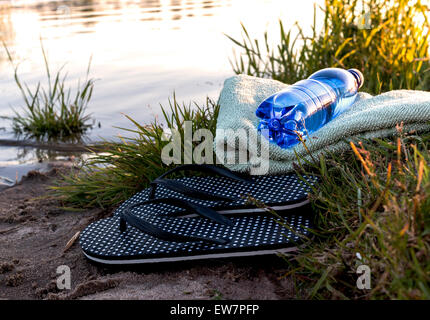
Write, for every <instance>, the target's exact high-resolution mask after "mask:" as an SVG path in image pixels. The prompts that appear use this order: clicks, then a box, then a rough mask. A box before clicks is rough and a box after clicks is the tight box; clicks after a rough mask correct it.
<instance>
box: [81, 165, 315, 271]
mask: <svg viewBox="0 0 430 320" xmlns="http://www.w3.org/2000/svg"><path fill="white" fill-rule="evenodd" d="M179 171H197V172H204V173H211V174H212V175H211V176H201V175H198V176H192V177H182V178H177V179H167V178H166V177H167V176H168V175H170V174H173V173H177V172H179ZM304 178H305V179H306V181H307V182H308V183H305V182H304V181H302V180H300V179H299V177H298V176H297V175H295V174H288V175H274V176H249V177H244V176H240V175H238V174H236V173H233V172H232V171H230V170H228V169H225V168H222V167H218V166H213V165H183V166H180V167H176V168H174V169H172V170H170V171H168V172H166V173H165V174H163V175H162V176H160V177H159V178H157V179H155V180H154V181H153V182H151V184H150V187H149V188H147V189H145V190H143V191H141V192H139V193H137V194H135V195H134V196H133V197H131V198H130V199H128V200H127V201H125V202H124V203H123V204H122V205H121V206H120V207H119V208H118V209H117V210H116V211H115V213H114V215H113V216H112V217H110V218H107V219H102V220H99V221H96V222H94V223H92V224H90V225H89V226H88V227H87V228H86V229H85V230H84V231H83V232H82V234H81V237H80V245H81V247H82V250H83V252H84V254H85V256H86V257H87V258H89V259H91V260H93V261H96V262H99V263H103V264H141V263H154V262H173V261H184V260H195V259H207V258H221V257H236V256H250V255H262V254H272V253H278V252H287V251H291V250H293V249H295V248H296V246H297V244H298V243H300V242H301V240H302V236H306V235H309V228H311V219H312V216H311V214H310V213H311V209H310V206H309V200H308V193H309V191H310V186H311V185H314V184H315V183H316V178H315V177H313V176H305V177H304ZM258 203H263V204H264V205H265V206H267V207H268V208H271V209H273V210H274V211H276V212H277V214H278V216H276V215H274V214H273V212H271V210H267V207H262V206H260V205H258Z"/></svg>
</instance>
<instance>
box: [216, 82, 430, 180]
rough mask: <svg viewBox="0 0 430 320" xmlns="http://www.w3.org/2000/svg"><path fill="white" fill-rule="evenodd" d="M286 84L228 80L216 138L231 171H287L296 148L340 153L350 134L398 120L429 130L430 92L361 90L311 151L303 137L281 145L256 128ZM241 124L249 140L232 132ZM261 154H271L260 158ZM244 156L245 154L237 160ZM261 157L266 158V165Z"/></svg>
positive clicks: (367, 133) (372, 134)
mask: <svg viewBox="0 0 430 320" xmlns="http://www.w3.org/2000/svg"><path fill="white" fill-rule="evenodd" d="M287 86H288V85H286V84H284V83H281V82H279V81H275V80H270V79H261V78H256V77H250V76H245V75H238V76H234V77H231V78H228V79H227V80H226V81H225V82H224V87H223V89H222V91H221V94H220V98H219V104H220V112H219V116H218V120H217V134H216V137H215V142H214V150H215V153H216V155H217V162H218V163H221V164H224V165H225V166H226V167H228V168H229V169H231V170H233V171H239V172H248V173H251V174H278V173H286V172H289V171H293V163H294V162H296V163H297V156H296V154H295V152H296V153H297V154H298V155H299V156H300V157H304V158H306V159H307V160H309V161H311V160H312V157H314V158H318V155H320V154H321V153H324V152H326V151H330V152H335V153H337V152H341V151H344V150H347V149H349V148H350V146H349V141H351V140H354V141H355V140H359V139H360V138H377V137H378V138H381V137H388V136H393V135H396V134H397V130H396V125H397V124H400V123H402V122H403V125H404V126H403V130H404V131H405V132H411V131H416V132H423V131H428V130H430V123H429V122H430V92H425V91H413V90H396V91H390V92H386V93H383V94H380V95H377V96H371V95H370V94H367V93H359V94H358V97H357V99H356V101H355V102H354V104H353V105H352V106H351V107H350V108H349V109H348V111H345V112H344V113H343V114H341V115H339V116H338V117H337V118H335V119H333V120H332V121H330V122H329V123H328V124H326V125H325V126H323V127H322V128H320V129H319V130H318V131H316V132H314V133H313V134H311V137H310V139H308V140H307V141H306V146H307V148H308V149H309V151H310V153H311V154H312V157H311V156H310V155H309V153H308V152H307V151H306V149H305V147H304V146H303V144H301V143H300V144H298V145H297V146H295V147H294V148H290V149H282V148H280V147H279V146H277V145H276V144H273V143H270V144H269V143H268V142H267V140H266V139H265V138H264V137H261V135H260V134H259V133H258V132H257V126H258V123H259V119H258V118H257V117H256V115H255V110H256V109H257V107H258V105H259V104H260V103H261V102H262V101H263V100H264V99H266V98H267V97H269V96H270V95H272V94H273V93H275V92H278V91H280V90H282V89H284V88H286V87H287ZM228 129H230V130H228ZM238 129H242V131H243V130H245V131H246V133H247V135H248V136H247V139H248V143H245V142H244V140H241V139H239V138H238V137H237V136H236V135H235V134H234V135H233V136H232V134H233V133H235V132H238V131H240V130H238ZM232 130H234V132H233V131H232ZM253 139H255V140H253ZM263 140H264V141H263ZM249 141H251V142H249ZM262 154H264V155H265V157H266V158H265V159H267V158H268V159H267V160H264V159H263V160H262V159H261V156H262ZM241 156H242V157H245V158H247V160H246V161H243V160H242V161H239V159H240V157H241ZM242 159H244V158H242ZM262 161H266V162H267V163H268V164H267V165H266V166H263V167H264V168H263V169H261V167H262V165H261V162H262Z"/></svg>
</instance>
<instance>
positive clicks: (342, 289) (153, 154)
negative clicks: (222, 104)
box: [51, 0, 430, 299]
mask: <svg viewBox="0 0 430 320" xmlns="http://www.w3.org/2000/svg"><path fill="white" fill-rule="evenodd" d="M361 4H363V6H362V7H361ZM321 10H322V13H323V24H322V27H321V29H318V30H317V27H316V23H314V26H313V28H312V33H313V34H312V36H311V37H308V36H306V35H304V34H303V32H302V29H300V27H299V26H298V25H297V28H298V30H299V32H298V36H297V38H294V39H293V38H292V34H293V33H292V31H291V30H290V31H286V30H284V28H283V25H282V22H280V34H281V41H280V43H279V44H277V45H276V46H273V47H272V46H271V45H270V42H269V35H268V34H267V33H265V34H264V39H265V43H264V44H260V43H259V42H258V40H254V39H253V38H252V37H251V36H250V35H249V34H248V32H247V30H246V27H245V26H243V32H244V38H243V39H242V40H236V39H233V38H231V37H230V39H231V40H232V41H233V42H234V43H235V44H236V45H237V46H238V47H239V48H240V50H241V52H240V54H239V55H238V56H235V57H234V59H233V60H232V66H233V69H234V71H235V72H236V73H246V74H249V75H253V76H259V77H269V78H273V79H276V80H280V81H283V82H286V83H293V82H295V81H297V80H299V79H303V78H306V77H307V76H309V75H310V74H311V73H313V72H314V71H317V70H319V69H322V68H325V67H343V68H349V67H354V68H358V69H360V70H362V71H363V73H364V76H365V79H366V81H365V86H364V88H363V90H364V91H367V92H369V93H372V94H378V93H381V92H384V91H388V90H396V89H415V90H429V89H430V82H429V81H430V79H429V71H430V64H429V58H428V53H429V23H428V21H427V17H426V15H425V11H426V10H428V8H427V7H426V6H424V5H422V4H421V3H420V1H417V2H416V3H414V4H411V3H409V1H404V0H400V1H396V2H389V3H386V2H385V1H381V0H365V1H355V0H347V1H338V0H326V1H325V9H321ZM314 15H315V20H316V17H317V8H315V13H314ZM88 100H89V99H88ZM162 110H163V116H164V119H163V120H164V125H163V123H162V122H159V121H158V120H157V119H154V121H153V122H152V123H150V124H147V125H141V124H139V123H137V122H136V121H134V120H133V119H132V118H130V117H128V118H129V120H130V121H131V122H132V124H133V126H134V128H133V129H123V130H124V132H125V133H126V134H128V135H132V136H133V137H131V138H129V137H124V138H123V139H122V142H111V141H105V142H104V144H103V147H104V150H105V151H106V152H104V153H95V154H94V156H93V157H91V158H90V159H88V160H87V161H86V162H85V163H83V164H82V166H81V167H80V170H77V171H76V170H74V171H73V172H72V173H70V174H64V175H63V176H62V178H61V179H59V180H57V183H56V185H55V186H53V187H52V193H51V195H52V196H53V197H54V198H55V199H59V200H61V202H62V204H63V205H64V207H65V208H70V209H74V210H78V209H79V210H87V209H89V208H94V207H99V208H112V207H114V206H116V205H118V204H119V203H121V202H122V201H124V200H126V199H127V198H128V197H130V196H131V195H132V194H134V193H136V192H138V191H140V190H142V189H143V188H145V187H147V186H148V183H149V181H151V180H153V179H154V178H156V177H158V176H159V175H161V174H162V173H164V172H165V171H167V170H169V169H171V167H172V166H165V165H163V164H162V161H161V150H162V148H163V147H164V146H165V145H166V144H167V143H168V141H166V139H164V138H163V130H164V128H165V127H168V128H175V129H176V130H178V132H179V133H180V134H181V138H182V139H181V141H184V139H183V134H184V130H183V124H184V122H185V121H188V120H192V122H193V129H198V128H206V129H209V130H210V131H211V132H212V133H215V129H216V119H217V115H218V111H219V105H218V104H217V103H216V102H215V101H213V100H211V99H209V98H208V99H207V101H206V104H205V105H203V106H199V105H196V104H191V103H190V104H185V103H184V104H180V103H178V102H177V99H176V97H175V96H173V98H172V100H171V101H170V105H169V107H168V108H162ZM397 131H398V134H397V135H396V136H395V137H392V138H390V139H374V140H371V141H365V140H363V141H360V142H355V143H351V150H350V151H348V152H344V153H342V154H326V155H325V156H321V157H320V158H318V159H315V160H316V161H315V162H314V163H309V162H304V161H303V160H302V159H297V164H298V165H297V169H296V171H297V173H298V174H305V173H312V174H314V175H317V176H319V177H320V179H321V183H320V184H319V186H318V187H317V188H314V189H313V192H312V194H311V200H312V205H313V207H314V209H315V212H316V215H315V216H316V217H315V225H316V228H315V230H313V232H314V233H315V235H316V237H315V238H314V239H313V240H312V242H309V243H308V244H307V246H306V247H305V248H303V249H302V250H301V251H300V252H299V253H298V254H297V255H285V256H284V257H283V258H284V260H285V262H286V263H287V264H288V266H289V271H288V272H287V273H286V274H285V275H284V276H285V277H290V278H291V279H292V281H293V282H294V283H295V292H296V295H297V298H301V299H306V298H312V299H321V298H332V299H430V285H429V284H430V264H428V261H430V215H429V213H430V196H429V195H430V178H429V173H430V154H429V144H430V133H425V134H422V135H419V136H418V135H417V134H416V133H414V132H404V130H403V127H402V125H401V124H399V126H398V130H397ZM359 265H366V266H368V267H369V268H370V271H371V288H370V289H365V290H363V289H359V288H358V287H357V286H356V281H357V277H358V275H357V273H356V270H357V267H358V266H359Z"/></svg>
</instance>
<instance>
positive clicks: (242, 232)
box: [80, 208, 311, 264]
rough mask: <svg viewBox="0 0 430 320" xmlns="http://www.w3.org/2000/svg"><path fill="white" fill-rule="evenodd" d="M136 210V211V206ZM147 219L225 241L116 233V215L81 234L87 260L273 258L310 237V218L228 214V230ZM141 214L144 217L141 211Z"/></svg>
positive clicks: (191, 221) (198, 221)
mask: <svg viewBox="0 0 430 320" xmlns="http://www.w3.org/2000/svg"><path fill="white" fill-rule="evenodd" d="M136 209H138V208H136ZM145 212H146V215H147V217H146V219H152V221H151V223H153V224H154V225H157V226H159V227H162V228H163V229H164V230H166V231H169V232H175V233H177V234H183V235H193V236H204V237H210V238H227V239H229V240H230V241H229V242H228V243H227V244H222V245H221V244H212V243H207V242H203V241H197V242H172V241H164V240H160V239H157V238H155V237H153V236H150V235H148V234H145V233H142V232H141V231H139V230H138V229H136V228H133V227H130V226H129V227H128V228H127V230H126V231H124V232H121V231H120V230H119V221H120V218H119V217H112V218H107V219H103V220H99V221H96V222H94V223H92V224H91V225H89V226H88V227H87V228H86V229H85V230H84V231H83V232H82V234H81V237H80V244H81V247H82V250H83V252H84V254H85V256H87V257H88V258H89V259H91V260H93V261H96V262H100V263H104V264H136V263H154V262H163V261H164V262H168V261H172V262H173V261H185V260H196V259H209V258H221V257H236V256H249V255H262V254H273V253H279V252H286V251H291V250H294V249H295V247H296V246H297V245H298V244H300V243H301V242H302V240H303V236H309V233H310V231H309V228H311V221H310V216H307V215H288V216H285V217H282V218H281V219H279V218H275V216H274V215H251V216H249V215H247V216H232V217H229V219H230V220H231V221H232V222H233V225H232V226H226V225H222V224H218V223H215V222H212V221H211V220H208V219H203V218H170V217H160V216H159V215H155V214H149V212H150V210H148V209H146V210H145ZM141 214H142V213H141Z"/></svg>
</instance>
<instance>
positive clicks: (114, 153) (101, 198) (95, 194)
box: [53, 95, 219, 208]
mask: <svg viewBox="0 0 430 320" xmlns="http://www.w3.org/2000/svg"><path fill="white" fill-rule="evenodd" d="M162 110H163V115H164V122H165V125H164V126H163V124H162V123H161V122H158V121H157V120H154V121H153V122H152V123H151V124H148V125H145V126H142V125H140V124H139V123H137V122H136V121H134V120H133V119H132V118H130V117H127V118H128V119H129V120H130V121H131V123H132V124H133V125H134V127H135V128H134V129H123V130H124V132H125V133H127V134H129V135H130V137H124V138H122V142H121V143H118V142H116V141H106V142H105V143H104V144H103V145H101V146H98V149H102V150H105V152H103V153H94V154H93V157H92V158H90V159H89V160H88V161H86V162H85V163H84V164H83V166H82V169H81V170H79V171H78V172H75V173H73V174H71V175H66V176H64V177H63V180H61V181H59V183H58V185H57V186H54V187H53V191H54V194H55V195H56V196H57V197H59V198H60V199H62V200H63V201H64V202H65V205H71V206H74V207H78V208H85V207H92V206H99V207H109V206H115V205H118V204H119V203H120V202H122V201H124V200H126V199H127V198H129V197H130V196H131V195H133V194H134V193H136V192H137V191H138V190H142V189H144V188H146V187H148V185H149V182H151V181H152V180H154V179H155V178H157V177H158V176H160V175H161V174H162V173H164V172H165V171H167V170H168V169H171V168H173V166H174V164H172V165H170V166H166V165H165V164H164V163H163V162H162V159H161V150H162V149H163V147H164V146H166V145H167V144H168V143H169V140H167V139H163V130H164V128H165V127H166V126H167V127H168V128H175V129H176V130H178V132H179V133H180V135H181V141H182V150H184V145H183V141H184V139H183V137H184V121H192V126H193V132H194V130H197V129H200V128H206V129H209V130H210V131H211V132H212V133H213V134H214V135H215V129H216V119H217V117H218V111H219V106H218V105H217V104H216V103H215V102H213V101H212V100H211V99H209V98H207V100H206V104H205V105H204V106H198V105H196V104H191V103H190V104H188V105H187V104H182V105H180V104H179V103H178V102H177V100H176V96H175V95H174V96H173V99H172V100H169V108H168V109H166V110H165V109H164V108H163V107H162ZM167 111H169V112H167ZM196 144H197V142H196Z"/></svg>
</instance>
